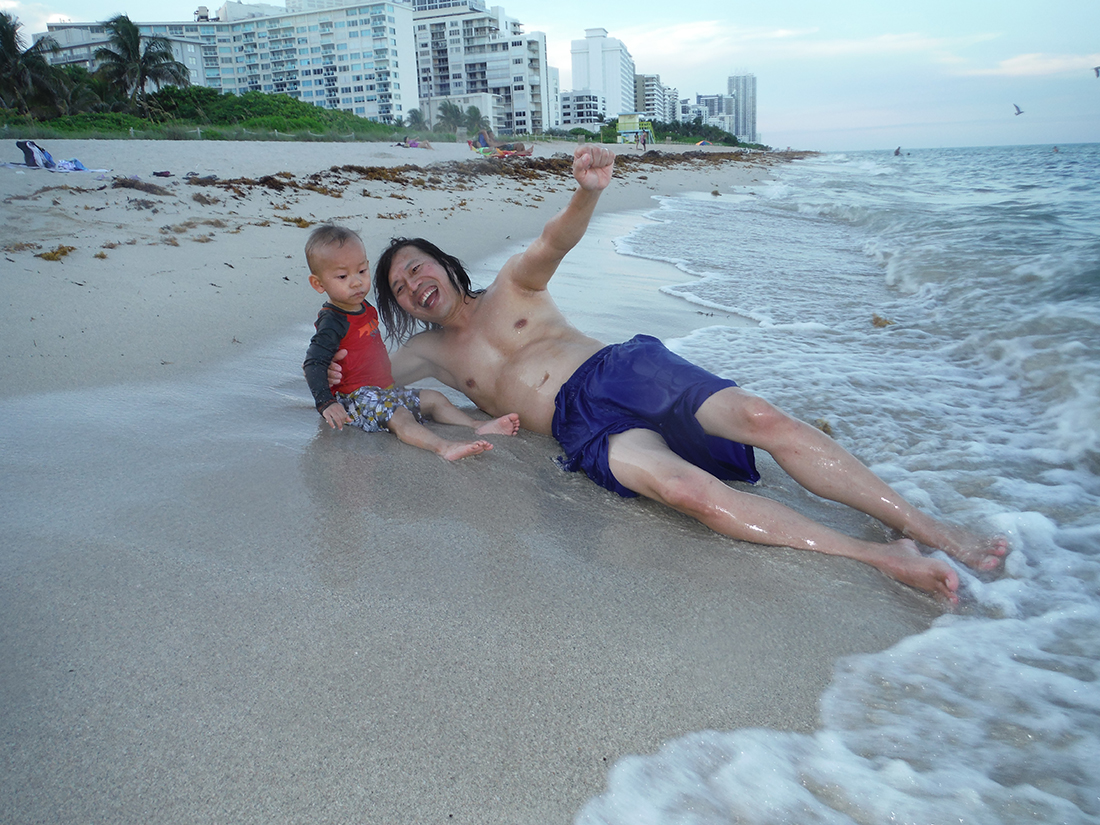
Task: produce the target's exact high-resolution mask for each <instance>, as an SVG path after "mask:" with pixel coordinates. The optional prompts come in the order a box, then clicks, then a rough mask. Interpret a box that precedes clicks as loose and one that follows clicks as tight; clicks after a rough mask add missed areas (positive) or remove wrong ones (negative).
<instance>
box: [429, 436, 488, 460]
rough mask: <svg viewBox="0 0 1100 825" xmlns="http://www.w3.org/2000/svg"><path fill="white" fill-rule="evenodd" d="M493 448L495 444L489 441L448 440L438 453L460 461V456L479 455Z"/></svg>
mask: <svg viewBox="0 0 1100 825" xmlns="http://www.w3.org/2000/svg"><path fill="white" fill-rule="evenodd" d="M491 449H493V445H492V444H490V443H489V442H488V441H448V442H447V443H446V444H445V445H444V446H443V449H442V450H440V451H439V453H438V455H439V457H440V458H445V459H447V460H448V461H458V460H459V459H460V458H466V457H467V456H471V455H477V454H478V453H483V452H485V451H486V450H491Z"/></svg>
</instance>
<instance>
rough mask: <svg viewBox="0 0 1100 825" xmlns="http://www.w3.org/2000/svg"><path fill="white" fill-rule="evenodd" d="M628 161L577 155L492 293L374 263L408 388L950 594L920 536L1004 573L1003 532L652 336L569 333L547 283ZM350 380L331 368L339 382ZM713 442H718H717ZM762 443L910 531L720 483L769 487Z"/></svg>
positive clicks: (440, 273) (415, 258) (787, 541)
mask: <svg viewBox="0 0 1100 825" xmlns="http://www.w3.org/2000/svg"><path fill="white" fill-rule="evenodd" d="M614 160H615V156H614V155H613V154H612V153H611V152H609V151H608V150H606V149H604V148H602V147H600V146H592V145H584V146H580V147H578V148H577V150H576V152H575V153H574V158H573V176H574V177H575V178H576V180H577V183H578V188H577V191H576V192H574V194H573V197H572V199H571V200H570V202H569V205H568V206H567V207H566V208H565V209H564V210H563V211H562V212H560V213H559V214H558V215H556V216H555V217H554V218H552V219H551V220H550V222H549V223H547V224H546V226H545V228H544V229H543V231H542V234H541V235H540V236H539V238H538V239H537V240H535V242H534V243H532V244H531V246H530V247H529V248H528V249H527V250H526V251H525V252H523V253H520V254H518V255H515V256H513V257H512V258H510V259H509V260H508V261H507V263H505V264H504V267H503V268H502V269H501V270H500V272H499V273H498V274H497V277H496V279H495V280H494V281H493V283H492V284H491V285H490V286H489V287H488V288H487V289H485V290H484V291H482V292H471V291H470V279H469V276H468V275H467V274H466V272H465V270H464V269H463V268H462V265H461V264H460V263H459V262H458V260H457V259H456V258H454V257H452V256H449V255H446V254H444V253H442V252H441V251H440V250H438V249H437V248H436V247H434V246H433V245H432V244H430V243H428V242H427V241H423V240H420V239H417V240H412V241H409V240H405V239H395V240H394V241H393V242H392V243H391V244H390V246H389V248H388V249H387V250H386V251H385V252H384V253H383V254H382V255H381V257H380V258H379V260H378V264H377V266H376V268H375V293H376V295H377V298H378V309H379V312H380V313H381V315H382V318H383V321H384V322H385V324H386V326H387V328H388V329H389V330H390V331H391V334H393V335H394V336H395V337H396V338H397V339H398V340H405V339H406V338H408V336H409V335H410V333H411V332H412V331H414V330H415V329H416V327H417V325H418V324H424V325H426V326H427V327H428V330H427V331H426V332H421V333H420V334H418V335H415V336H413V337H412V338H411V339H409V340H408V341H407V343H405V345H404V346H403V347H401V349H399V350H398V351H397V352H396V353H395V354H394V356H393V375H394V378H395V379H396V380H397V382H398V383H399V384H402V385H405V384H409V383H411V382H413V381H417V380H419V379H422V378H428V377H432V378H436V379H438V380H439V381H442V382H443V383H444V384H446V385H447V386H449V387H453V388H455V389H457V390H459V391H460V392H462V393H465V394H466V395H467V396H468V397H469V398H470V399H471V400H472V401H473V402H474V403H475V404H476V405H477V406H478V407H479V408H480V409H482V410H484V411H486V412H487V413H489V415H492V416H496V415H501V414H503V412H505V411H516V412H518V413H519V416H520V420H521V421H522V422H523V426H524V427H526V428H528V429H530V430H534V431H535V432H540V433H546V434H553V435H554V437H555V438H557V439H558V441H560V442H561V444H562V447H563V448H564V449H565V452H566V458H567V461H568V467H569V468H570V469H583V470H584V471H585V472H586V473H587V474H588V476H589V477H590V478H591V479H592V480H594V481H596V482H597V483H599V484H601V485H603V486H605V487H607V488H608V489H611V490H615V491H616V492H618V493H619V494H621V495H625V496H631V495H643V496H646V497H648V498H652V499H654V500H656V501H660V502H662V503H664V504H667V505H668V506H670V507H672V508H674V509H676V510H679V511H680V512H682V513H686V514H687V515H690V516H692V517H693V518H696V519H698V520H699V521H701V522H702V523H703V524H705V525H707V526H708V527H710V528H711V529H712V530H715V531H717V532H719V533H722V534H724V535H727V536H730V537H732V538H735V539H741V540H743V541H751V542H756V543H758V544H771V545H778V546H786V547H794V548H800V549H804V550H816V551H818V552H821V553H831V554H834V555H840V556H847V557H849V558H853V559H857V560H859V561H862V562H866V563H867V564H870V565H872V566H874V567H876V568H877V569H879V570H881V571H882V572H884V573H886V574H887V575H889V576H892V577H893V578H895V579H897V580H898V581H901V582H905V583H906V584H909V585H912V586H913V587H917V588H920V589H921V590H925V591H927V592H929V593H932V594H933V595H935V596H937V597H940V598H943V599H945V600H947V601H949V602H951V603H955V602H957V601H958V596H957V594H956V591H957V589H958V585H959V580H958V576H957V575H956V573H955V571H954V569H953V568H952V567H951V565H949V564H947V563H946V562H944V561H941V560H939V559H933V558H929V557H926V556H923V555H922V554H921V553H920V551H919V550H918V549H917V545H916V544H915V543H914V540H916V541H919V542H921V543H923V544H925V545H927V546H929V547H933V548H938V549H941V550H944V551H945V552H947V553H948V554H949V555H951V556H953V557H955V558H956V559H958V560H959V561H961V562H963V563H964V564H967V565H969V566H971V567H974V568H976V569H979V570H992V569H994V568H996V567H997V566H998V565H999V564H1000V563H1001V561H1002V560H1003V557H1004V555H1005V553H1006V552H1007V549H1008V548H1007V542H1006V541H1005V540H1004V539H1003V538H996V539H989V540H985V539H982V538H980V537H979V536H976V535H974V534H972V533H970V532H969V531H966V530H963V529H961V528H957V527H953V526H951V525H948V524H945V523H943V522H940V521H938V520H936V519H934V518H932V517H931V516H929V515H926V514H925V513H922V512H920V511H919V510H917V509H916V508H915V507H913V506H912V505H910V504H909V503H908V502H907V501H905V500H904V499H903V498H902V497H901V496H900V495H899V494H898V493H897V492H895V491H894V490H892V489H891V488H890V487H889V486H888V485H887V484H886V483H885V482H883V481H882V480H881V479H879V478H878V477H877V476H875V475H874V474H873V473H872V472H871V471H870V470H868V469H867V468H866V467H864V466H863V465H862V464H861V463H860V462H859V461H858V460H856V458H855V457H853V456H852V455H850V454H849V453H848V452H846V451H845V450H844V449H843V448H842V447H841V446H840V445H839V444H837V443H836V442H835V441H833V440H832V439H831V438H829V437H828V436H827V435H825V434H824V433H822V432H821V431H820V430H818V429H816V428H814V427H811V426H810V425H808V424H805V423H803V422H801V421H797V420H795V419H793V418H791V417H790V416H788V415H786V414H785V413H783V412H781V411H780V410H778V409H776V408H775V407H773V406H772V405H771V404H769V403H768V402H766V401H764V400H763V399H761V398H758V397H757V396H755V395H752V394H750V393H748V392H745V391H744V390H742V389H740V388H739V387H737V386H736V385H735V384H734V382H733V381H730V380H727V379H722V378H718V377H717V376H714V375H711V374H710V373H707V372H706V371H705V370H702V369H700V368H698V367H696V366H695V365H693V364H690V363H689V362H687V361H684V360H683V359H681V358H679V357H677V356H675V355H673V354H672V353H670V352H668V351H667V350H666V349H665V348H664V347H663V345H662V344H661V343H660V342H659V341H657V340H656V339H653V338H649V337H648V336H638V337H636V338H634V339H632V340H631V341H628V342H627V343H625V344H617V345H614V346H611V347H605V346H604V345H603V344H602V343H601V342H599V341H597V340H595V339H593V338H589V337H588V336H587V335H583V334H582V333H581V332H580V331H579V330H577V329H576V328H575V327H573V326H571V325H570V324H569V322H568V321H567V320H566V319H565V317H564V316H563V315H562V314H561V312H560V311H559V310H558V308H557V306H556V305H555V304H554V302H553V300H551V298H550V295H549V294H548V292H547V285H548V284H549V282H550V278H551V277H552V276H553V274H554V272H555V271H556V270H557V268H558V264H559V263H561V260H562V258H564V257H565V255H566V253H567V252H569V250H570V249H572V248H573V247H574V246H575V245H576V244H577V242H578V241H580V239H581V237H582V236H583V235H584V233H585V230H586V229H587V227H588V223H589V220H590V219H591V217H592V213H593V211H594V210H595V207H596V202H597V201H598V200H599V197H600V194H601V193H602V192H603V190H604V189H606V188H607V186H608V184H609V183H610V182H611V175H612V170H613V165H614ZM338 376H339V365H338V362H337V361H334V362H333V365H332V367H331V368H330V371H329V380H330V381H332V380H333V379H334V378H337V377H338ZM708 436H709V437H710V438H708ZM752 447H759V448H761V449H764V450H767V451H768V452H769V453H771V454H772V456H773V457H774V458H775V460H776V461H777V462H778V463H779V465H780V466H781V467H782V468H783V469H784V470H786V471H787V472H788V473H790V475H791V476H792V477H793V478H794V479H795V480H796V481H798V482H799V483H800V484H801V485H802V486H804V487H805V488H806V489H808V490H810V491H811V492H813V493H816V494H817V495H819V496H823V497H825V498H829V499H832V500H834V501H838V502H841V503H843V504H847V505H848V506H850V507H854V508H856V509H857V510H860V511H862V512H864V513H867V514H868V515H871V516H874V517H875V518H877V519H879V520H880V521H882V522H883V523H884V524H886V525H888V526H889V527H891V528H893V529H895V530H898V531H900V532H901V533H902V535H904V536H906V537H907V538H902V539H898V540H897V541H892V542H889V543H877V542H870V541H862V540H859V539H854V538H851V537H850V536H846V535H844V534H843V533H839V532H837V531H835V530H833V529H831V528H829V527H826V526H824V525H821V524H818V523H817V522H814V521H812V520H811V519H809V518H807V517H805V516H803V515H801V514H800V513H797V512H795V511H794V510H791V509H790V508H789V507H786V506H784V505H782V504H779V503H777V502H774V501H772V500H770V499H766V498H762V497H760V496H756V495H753V494H751V493H746V492H741V491H739V490H735V489H732V488H731V487H729V486H727V485H725V484H723V483H722V481H721V480H720V479H738V480H743V481H750V482H751V481H755V480H756V479H757V478H759V476H758V475H757V473H756V468H755V465H754V463H753V454H752Z"/></svg>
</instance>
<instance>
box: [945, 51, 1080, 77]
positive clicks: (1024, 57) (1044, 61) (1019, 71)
mask: <svg viewBox="0 0 1100 825" xmlns="http://www.w3.org/2000/svg"><path fill="white" fill-rule="evenodd" d="M1096 65H1100V53H1097V54H1086V55H1079V54H1042V53H1041V52H1036V53H1033V54H1019V55H1016V56H1015V57H1010V58H1008V59H1007V60H1002V61H1001V62H1000V63H998V64H997V66H996V67H995V68H992V69H970V70H968V71H964V72H961V74H965V75H983V76H998V77H1049V76H1050V75H1055V74H1074V73H1077V72H1084V71H1090V70H1091V69H1092V67H1093V66H1096Z"/></svg>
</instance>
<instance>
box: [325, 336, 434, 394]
mask: <svg viewBox="0 0 1100 825" xmlns="http://www.w3.org/2000/svg"><path fill="white" fill-rule="evenodd" d="M424 334H426V333H421V335H424ZM418 338H420V336H419V335H418V336H414V337H413V338H412V339H411V340H410V341H409V342H408V343H406V344H405V345H404V346H402V347H400V348H399V349H398V350H397V351H396V352H392V353H390V374H391V375H393V383H394V384H396V385H397V386H399V387H405V386H408V385H409V384H411V383H413V382H414V381H419V380H420V379H421V378H435V377H437V376H436V374H435V368H434V365H433V364H432V362H431V361H429V360H428V359H427V358H424V357H423V356H421V355H419V354H418V353H417V349H418V348H419V346H420V344H418V343H417V339H418ZM422 343H423V342H422V341H421V344H422ZM347 354H348V351H347V350H346V349H342V350H339V351H338V352H337V353H336V354H335V355H334V356H332V361H330V362H329V365H328V384H329V386H330V387H332V386H335V385H336V384H339V383H340V379H341V377H342V376H343V372H344V368H343V366H342V365H341V364H340V362H341V361H343V360H344V356H345V355H347Z"/></svg>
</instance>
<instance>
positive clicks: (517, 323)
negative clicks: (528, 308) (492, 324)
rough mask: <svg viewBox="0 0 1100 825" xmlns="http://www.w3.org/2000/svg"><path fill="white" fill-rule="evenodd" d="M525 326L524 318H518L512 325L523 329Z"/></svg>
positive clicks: (525, 320)
mask: <svg viewBox="0 0 1100 825" xmlns="http://www.w3.org/2000/svg"><path fill="white" fill-rule="evenodd" d="M525 326H527V319H526V318H520V319H519V320H518V321H516V322H515V324H513V327H515V329H523V328H524V327H525Z"/></svg>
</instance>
